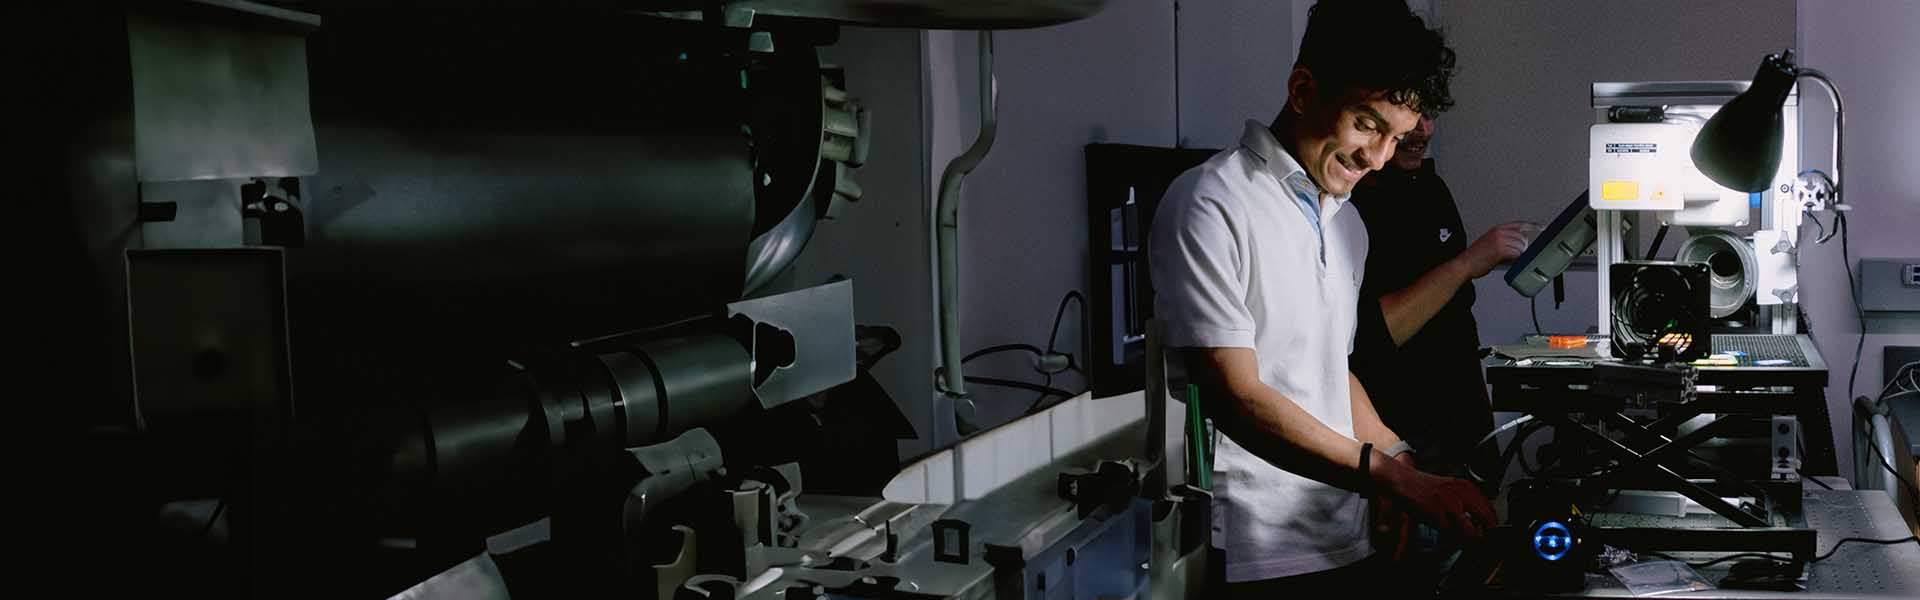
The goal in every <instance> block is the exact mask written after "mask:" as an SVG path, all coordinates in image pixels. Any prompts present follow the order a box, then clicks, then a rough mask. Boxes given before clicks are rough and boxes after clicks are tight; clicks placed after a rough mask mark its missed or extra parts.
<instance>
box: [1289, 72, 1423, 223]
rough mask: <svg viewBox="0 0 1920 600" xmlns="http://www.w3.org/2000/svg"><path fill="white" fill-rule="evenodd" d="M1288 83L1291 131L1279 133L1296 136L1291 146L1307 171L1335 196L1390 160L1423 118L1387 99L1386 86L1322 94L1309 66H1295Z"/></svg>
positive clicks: (1314, 180) (1291, 139)
mask: <svg viewBox="0 0 1920 600" xmlns="http://www.w3.org/2000/svg"><path fill="white" fill-rule="evenodd" d="M1288 83H1289V85H1288V88H1289V91H1290V92H1291V95H1290V96H1289V98H1288V99H1287V110H1288V111H1290V113H1291V116H1290V118H1288V119H1286V120H1287V121H1288V122H1289V127H1290V131H1286V132H1284V134H1283V135H1280V136H1279V137H1280V138H1281V140H1282V141H1283V142H1286V141H1289V140H1290V141H1291V142H1292V144H1291V147H1290V148H1288V150H1290V151H1292V152H1293V155H1294V158H1295V159H1297V160H1299V161H1300V166H1301V167H1302V168H1304V169H1305V170H1306V171H1307V176H1308V177H1310V178H1312V179H1313V182H1314V183H1315V184H1316V185H1319V186H1320V189H1321V190H1322V191H1324V192H1326V193H1327V194H1330V195H1333V196H1344V195H1346V194H1348V193H1350V192H1352V191H1353V186H1354V185H1355V184H1358V183H1359V182H1360V178H1362V177H1365V176H1366V174H1367V173H1369V172H1372V171H1374V170H1377V169H1379V168H1380V167H1381V166H1383V165H1385V164H1386V162H1387V160H1388V159H1389V158H1392V157H1393V153H1394V150H1395V148H1396V147H1397V146H1398V145H1399V143H1400V140H1401V138H1403V137H1406V135H1407V133H1408V132H1411V131H1413V129H1414V127H1415V126H1416V125H1418V124H1419V122H1420V113H1418V112H1416V111H1415V110H1414V109H1413V108H1411V107H1409V106H1407V105H1406V104H1398V103H1394V102H1392V101H1390V100H1388V99H1387V96H1388V94H1387V93H1386V92H1385V91H1383V90H1369V89H1366V88H1359V87H1349V88H1346V89H1344V90H1341V91H1339V92H1336V93H1332V94H1322V93H1319V91H1320V90H1318V89H1316V87H1315V86H1316V82H1315V81H1314V77H1313V74H1312V73H1311V72H1309V71H1307V70H1306V69H1294V71H1293V76H1292V77H1291V78H1289V81H1288ZM1410 103H1411V102H1410Z"/></svg>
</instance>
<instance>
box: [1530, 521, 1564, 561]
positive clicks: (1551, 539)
mask: <svg viewBox="0 0 1920 600" xmlns="http://www.w3.org/2000/svg"><path fill="white" fill-rule="evenodd" d="M1572 550H1573V532H1571V531H1568V530H1567V526H1566V525H1564V524H1562V523H1560V522H1559V521H1547V522H1545V523H1541V524H1540V526H1539V527H1535V528H1534V529H1533V551H1534V552H1537V553H1539V554H1540V558H1543V559H1546V560H1547V561H1549V562H1551V561H1556V560H1560V559H1562V558H1565V557H1566V556H1567V553H1568V552H1570V551H1572Z"/></svg>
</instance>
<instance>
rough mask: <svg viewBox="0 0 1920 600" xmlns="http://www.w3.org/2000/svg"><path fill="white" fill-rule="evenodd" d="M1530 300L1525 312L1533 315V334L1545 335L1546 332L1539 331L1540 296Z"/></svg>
mask: <svg viewBox="0 0 1920 600" xmlns="http://www.w3.org/2000/svg"><path fill="white" fill-rule="evenodd" d="M1530 300H1532V302H1531V303H1529V304H1528V306H1527V310H1528V311H1529V312H1532V313H1533V334H1534V335H1546V332H1545V331H1541V329H1540V296H1538V295H1535V296H1533V297H1532V298H1531V299H1530Z"/></svg>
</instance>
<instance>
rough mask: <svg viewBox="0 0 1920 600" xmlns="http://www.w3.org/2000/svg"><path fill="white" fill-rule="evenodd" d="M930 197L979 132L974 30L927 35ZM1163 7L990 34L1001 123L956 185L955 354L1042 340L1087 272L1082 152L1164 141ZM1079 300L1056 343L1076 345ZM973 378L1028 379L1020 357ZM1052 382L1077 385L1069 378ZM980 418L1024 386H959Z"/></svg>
mask: <svg viewBox="0 0 1920 600" xmlns="http://www.w3.org/2000/svg"><path fill="white" fill-rule="evenodd" d="M928 36H929V45H928V47H929V54H928V59H929V60H928V65H929V66H928V77H929V80H930V87H929V97H928V100H929V102H930V113H929V117H930V119H931V123H930V125H931V132H932V133H931V140H932V153H931V157H930V158H931V163H930V164H931V165H932V169H933V170H932V177H931V178H930V180H929V183H928V189H929V194H934V193H935V192H934V191H933V190H934V189H935V188H936V187H937V186H938V185H939V175H940V172H941V170H942V169H944V168H945V167H946V165H947V163H948V162H949V161H950V160H952V158H953V157H954V156H956V155H958V154H959V152H961V151H962V150H964V149H965V145H966V144H970V143H972V141H973V138H974V132H975V130H976V129H977V114H978V113H977V107H976V106H975V105H976V104H977V102H976V98H977V96H978V93H977V91H976V90H977V88H976V87H975V85H976V83H975V80H976V79H977V77H976V73H977V69H978V67H977V62H976V60H975V57H976V46H975V43H974V40H975V35H974V33H973V32H929V33H928ZM1173 39H1174V32H1173V4H1172V2H1170V1H1168V0H1113V2H1112V3H1111V4H1109V5H1108V6H1107V8H1106V9H1105V10H1104V11H1102V12H1101V13H1099V14H1097V15H1095V16H1093V17H1089V18H1087V19H1083V20H1081V21H1076V22H1073V23H1067V24H1063V25H1056V26H1053V27H1044V28H1039V29H1026V30H1016V31H1001V32H997V33H995V34H994V49H995V70H996V78H997V79H998V81H999V105H1000V113H999V114H1000V125H999V134H998V138H997V140H996V142H995V144H994V148H993V151H992V153H990V154H988V155H987V158H986V160H985V162H983V163H981V165H980V167H979V168H978V169H977V170H975V171H974V173H973V174H972V175H971V176H969V177H968V178H967V180H966V184H965V187H964V189H963V191H962V196H963V198H964V200H963V203H962V204H961V209H960V290H961V293H960V330H961V347H962V348H963V349H964V350H965V351H971V350H974V349H978V348H982V347H985V346H989V345H993V344H1004V343H1016V342H1024V343H1030V344H1034V345H1036V346H1044V345H1045V344H1046V342H1047V340H1046V337H1047V333H1048V328H1049V326H1050V325H1051V324H1052V323H1053V316H1054V309H1055V307H1056V305H1057V304H1058V302H1059V301H1060V298H1061V297H1062V295H1064V294H1065V293H1066V292H1067V291H1068V290H1081V291H1082V292H1083V293H1084V291H1085V287H1086V280H1087V275H1086V273H1087V268H1086V264H1087V248H1086V246H1087V225H1086V220H1087V219H1086V210H1087V209H1086V175H1085V173H1086V159H1085V151H1084V147H1085V146H1086V145H1087V144H1089V143H1094V142H1115V143H1129V144H1149V145H1157V146H1171V145H1173V143H1174V141H1175V139H1174V134H1173V129H1174V85H1173V71H1174V59H1173V56H1174V49H1173V45H1174V42H1173ZM1079 323H1080V314H1079V310H1078V308H1072V309H1069V311H1068V313H1067V315H1066V321H1065V322H1064V323H1063V324H1062V325H1061V328H1060V335H1059V347H1060V348H1061V349H1062V350H1063V351H1068V352H1077V351H1078V346H1079V340H1080V337H1081V328H1080V326H1079ZM966 372H967V373H968V374H970V375H985V376H991V377H999V378H1007V379H1021V380H1027V381H1034V382H1039V381H1040V377H1039V376H1038V375H1036V374H1034V372H1033V370H1032V369H1031V368H1029V367H1028V366H1027V358H1026V357H1025V356H1023V355H1021V354H1018V353H1013V354H1005V355H1001V356H995V357H989V358H982V359H980V360H977V361H975V362H973V363H969V364H968V365H967V371H966ZM1054 387H1058V388H1062V389H1065V390H1067V391H1071V392H1079V391H1081V390H1083V389H1085V387H1086V384H1085V382H1084V381H1083V380H1082V379H1081V378H1080V377H1079V376H1078V375H1075V374H1072V373H1065V374H1062V375H1059V376H1056V377H1055V378H1054ZM968 389H969V391H970V392H972V393H973V394H974V397H975V402H976V404H977V406H978V407H979V409H980V415H981V419H980V420H981V424H983V425H987V426H991V425H994V424H998V423H1002V422H1005V421H1007V420H1008V419H1011V418H1012V417H1015V416H1018V415H1019V414H1020V413H1021V412H1022V411H1023V410H1025V409H1026V408H1027V406H1028V405H1029V403H1031V402H1032V400H1033V398H1034V394H1033V393H1031V392H1026V391H1021V390H1008V389H1003V388H994V387H989V386H977V385H976V386H969V388H968Z"/></svg>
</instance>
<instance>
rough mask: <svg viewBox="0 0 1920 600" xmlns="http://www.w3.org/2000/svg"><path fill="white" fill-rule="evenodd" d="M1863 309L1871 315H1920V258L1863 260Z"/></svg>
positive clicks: (1861, 291) (1860, 282) (1861, 284)
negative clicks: (1885, 313) (1916, 313)
mask: <svg viewBox="0 0 1920 600" xmlns="http://www.w3.org/2000/svg"><path fill="white" fill-rule="evenodd" d="M1859 274H1860V278H1859V281H1858V282H1857V283H1858V285H1859V286H1860V287H1859V291H1860V307H1861V308H1863V309H1865V310H1867V311H1868V312H1916V311H1920V258H1913V257H1901V258H1863V259H1860V271H1859Z"/></svg>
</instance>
